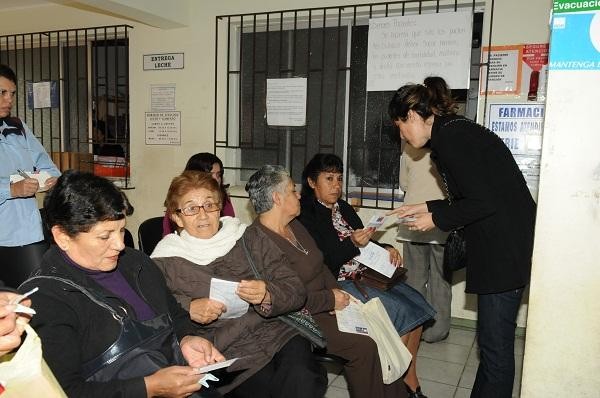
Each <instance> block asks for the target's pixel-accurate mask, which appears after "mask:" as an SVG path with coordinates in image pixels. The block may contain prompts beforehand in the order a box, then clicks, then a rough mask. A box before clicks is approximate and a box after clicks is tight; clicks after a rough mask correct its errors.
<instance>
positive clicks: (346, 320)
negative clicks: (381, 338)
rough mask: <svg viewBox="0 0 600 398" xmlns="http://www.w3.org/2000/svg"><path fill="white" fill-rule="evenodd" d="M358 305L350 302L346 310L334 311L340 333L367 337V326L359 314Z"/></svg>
mask: <svg viewBox="0 0 600 398" xmlns="http://www.w3.org/2000/svg"><path fill="white" fill-rule="evenodd" d="M360 305H361V304H357V303H355V302H353V301H352V300H351V301H350V304H349V305H348V306H346V308H344V309H343V310H336V311H335V317H336V319H337V325H338V329H339V331H340V332H346V333H354V334H364V335H366V336H368V335H369V328H368V324H367V321H366V320H365V318H364V317H363V315H362V313H361V312H360Z"/></svg>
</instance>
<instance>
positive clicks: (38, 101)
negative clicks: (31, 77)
mask: <svg viewBox="0 0 600 398" xmlns="http://www.w3.org/2000/svg"><path fill="white" fill-rule="evenodd" d="M33 107H34V108H50V82H38V83H33Z"/></svg>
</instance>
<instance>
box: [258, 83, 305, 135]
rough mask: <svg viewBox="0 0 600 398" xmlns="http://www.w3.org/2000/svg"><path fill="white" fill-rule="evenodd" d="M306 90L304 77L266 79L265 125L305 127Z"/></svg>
mask: <svg viewBox="0 0 600 398" xmlns="http://www.w3.org/2000/svg"><path fill="white" fill-rule="evenodd" d="M306 89H307V80H306V78H305V77H294V78H283V79H267V124H268V125H269V126H282V127H283V126H290V127H299V126H304V125H306Z"/></svg>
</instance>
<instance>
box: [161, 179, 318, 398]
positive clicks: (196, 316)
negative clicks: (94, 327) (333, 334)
mask: <svg viewBox="0 0 600 398" xmlns="http://www.w3.org/2000/svg"><path fill="white" fill-rule="evenodd" d="M220 195H221V190H220V189H219V185H218V183H217V182H216V181H215V180H214V179H213V178H212V177H211V175H210V174H208V173H202V172H197V171H185V172H183V173H182V174H181V175H180V176H178V177H175V178H174V179H173V181H172V182H171V186H170V187H169V192H168V194H167V199H166V200H165V205H166V207H167V211H168V212H169V213H170V214H171V215H172V218H173V221H174V222H175V223H177V225H178V226H179V227H180V228H182V229H183V230H182V232H181V233H180V234H179V235H177V234H169V235H167V236H165V237H164V238H163V240H161V241H160V242H159V243H158V245H157V246H156V249H155V250H154V252H153V253H152V256H151V257H152V258H153V259H154V261H155V262H156V264H157V265H158V266H159V268H160V269H161V270H162V271H163V273H164V274H165V279H166V280H167V285H168V286H169V288H170V289H171V291H172V293H173V294H174V295H175V298H176V299H177V300H178V301H179V302H180V303H181V305H182V306H183V307H184V308H186V309H187V310H188V311H189V312H190V316H191V318H192V320H194V321H196V322H198V323H200V324H203V325H204V327H201V328H198V332H199V333H202V335H203V337H205V338H207V339H209V340H210V341H212V342H213V344H214V345H215V346H216V347H218V349H219V350H220V351H221V352H222V353H223V355H225V357H226V358H235V357H238V358H240V359H239V360H238V361H237V362H235V363H234V364H233V365H231V366H230V368H229V371H230V372H237V374H235V373H232V377H233V381H232V382H231V383H228V384H226V385H224V386H222V387H220V391H221V392H222V393H229V392H231V396H234V397H252V398H259V397H273V396H275V397H306V398H309V397H310V398H313V397H321V396H323V395H324V393H325V389H326V387H327V378H326V375H325V372H324V370H323V369H322V368H321V366H320V365H319V363H317V362H316V361H315V359H314V357H313V355H312V353H311V347H310V343H309V342H308V340H306V339H304V338H303V337H301V336H299V335H298V333H297V332H296V329H294V328H292V327H290V326H288V325H286V324H284V323H283V322H281V321H279V320H278V319H277V316H278V315H281V314H285V313H287V312H290V311H294V310H297V309H299V308H301V307H302V306H303V304H304V301H305V299H306V295H305V289H304V286H303V284H302V281H301V280H300V279H299V278H298V276H297V275H296V273H295V272H293V271H292V270H291V269H289V268H288V267H287V264H288V260H287V257H286V256H285V254H284V253H283V252H282V251H281V250H279V249H278V248H277V246H275V245H274V244H273V243H272V242H271V241H270V240H269V239H267V237H266V234H265V233H264V232H263V231H262V230H260V229H259V228H257V227H256V226H251V227H249V228H246V226H245V225H244V224H241V223H240V221H239V220H238V219H237V218H232V217H220V215H219V210H220V206H221V203H222V201H221V197H220ZM242 241H244V242H245V244H246V246H247V248H248V250H249V251H250V253H251V255H252V257H253V259H254V261H255V263H256V266H257V268H258V270H259V271H260V274H261V275H262V277H263V280H257V279H255V278H254V274H253V271H252V269H251V267H250V264H249V263H248V260H247V258H246V255H245V253H244V249H243V246H242ZM215 278H218V279H222V280H227V281H230V282H239V285H238V286H237V290H236V295H237V297H238V298H239V299H241V300H239V303H241V304H242V305H243V304H244V302H245V303H247V310H242V311H240V312H239V313H238V314H237V315H234V314H232V312H233V308H226V306H225V305H224V304H223V303H222V302H219V301H217V300H214V299H211V298H209V296H210V291H211V284H212V285H214V283H215V281H214V279H215ZM228 310H229V311H228Z"/></svg>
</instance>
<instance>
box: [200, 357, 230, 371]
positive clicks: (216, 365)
mask: <svg viewBox="0 0 600 398" xmlns="http://www.w3.org/2000/svg"><path fill="white" fill-rule="evenodd" d="M238 359H239V358H233V359H228V360H227V361H223V362H217V363H213V364H210V365H206V366H203V367H201V368H198V372H200V373H208V372H211V371H213V370H217V369H221V368H227V367H229V366H230V365H231V364H233V363H234V362H235V361H237V360H238Z"/></svg>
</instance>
